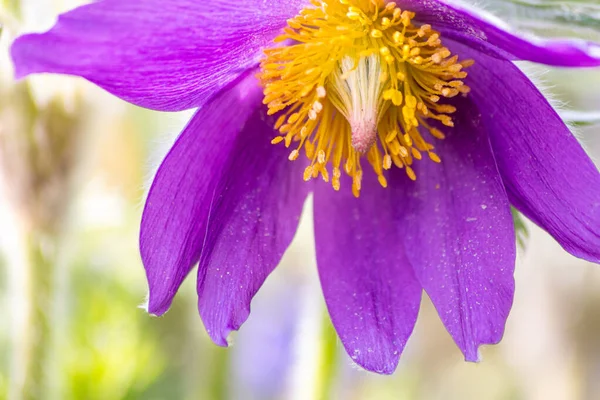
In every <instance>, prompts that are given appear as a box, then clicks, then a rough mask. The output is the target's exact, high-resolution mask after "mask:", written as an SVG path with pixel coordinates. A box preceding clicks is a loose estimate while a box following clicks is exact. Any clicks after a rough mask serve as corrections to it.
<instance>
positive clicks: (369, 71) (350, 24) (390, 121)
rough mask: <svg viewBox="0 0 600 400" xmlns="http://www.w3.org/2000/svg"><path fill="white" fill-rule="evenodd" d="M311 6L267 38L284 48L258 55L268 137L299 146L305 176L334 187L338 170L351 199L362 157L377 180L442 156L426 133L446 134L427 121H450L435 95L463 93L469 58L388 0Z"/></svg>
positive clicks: (317, 1) (329, 0)
mask: <svg viewBox="0 0 600 400" xmlns="http://www.w3.org/2000/svg"><path fill="white" fill-rule="evenodd" d="M312 4H313V5H314V8H306V9H304V10H302V11H301V12H300V14H299V15H297V16H296V17H294V18H292V19H290V20H288V27H286V29H285V32H284V33H283V34H282V35H281V36H279V37H277V38H276V39H275V42H276V43H280V42H285V43H284V44H287V45H285V46H281V47H275V48H271V49H267V50H266V51H265V55H266V56H265V57H264V58H263V60H262V61H261V65H260V66H261V72H260V73H259V75H258V77H259V79H260V80H261V82H262V85H263V87H264V95H265V97H264V100H263V102H264V104H266V105H267V106H268V108H269V111H268V114H269V115H274V114H278V115H279V117H278V119H277V122H276V124H275V128H276V129H277V130H278V132H279V134H280V135H279V136H277V137H275V139H273V141H272V143H274V144H277V143H285V146H286V147H288V148H289V147H291V146H292V147H293V150H292V151H291V153H290V155H289V159H290V160H296V159H297V158H298V157H299V156H300V154H301V152H302V151H304V153H305V154H306V156H307V157H308V158H309V160H310V161H311V163H310V165H309V166H308V167H307V168H306V170H305V171H304V179H305V180H310V179H311V178H316V177H318V176H319V175H321V176H322V178H323V179H324V180H325V181H327V182H328V181H330V180H331V183H332V186H333V188H334V189H335V190H339V189H340V177H341V174H342V170H344V171H345V172H346V173H347V174H348V175H349V176H350V177H351V178H352V191H353V193H354V195H355V196H357V197H358V195H359V193H360V189H361V180H362V176H363V171H362V165H361V161H364V159H366V160H367V162H368V163H369V164H370V165H371V166H372V168H373V171H374V172H375V173H376V174H377V176H378V180H379V183H380V184H381V185H382V186H383V187H386V186H387V181H386V178H385V177H384V173H383V172H384V170H387V169H390V168H392V166H393V165H395V166H396V167H398V168H404V169H405V171H406V174H407V175H408V177H409V178H410V179H412V180H415V179H416V175H415V172H414V170H413V169H412V168H411V165H412V164H413V162H414V161H415V160H420V159H422V158H423V153H427V154H428V156H429V158H430V159H431V160H432V161H434V162H440V158H439V156H438V155H437V154H436V153H435V152H434V151H433V150H434V146H433V145H432V144H431V143H429V141H428V140H429V137H431V138H437V139H443V138H444V134H443V133H442V132H441V131H440V130H438V129H437V128H435V127H432V126H431V125H430V124H429V123H428V122H431V121H432V120H437V121H439V124H441V125H443V126H446V127H452V126H453V125H454V124H453V122H452V118H451V117H450V114H452V113H454V112H455V111H456V109H455V107H453V106H451V105H448V104H440V100H441V99H442V98H451V97H454V96H456V95H458V94H459V93H462V94H465V95H466V94H467V93H468V92H469V90H470V89H469V87H468V86H466V85H465V84H464V83H463V81H462V79H464V78H465V77H466V76H467V73H466V72H464V71H463V68H465V67H468V66H470V65H472V63H473V61H472V60H467V61H461V62H459V61H458V56H456V55H454V56H453V55H452V54H451V52H450V51H449V50H448V49H447V48H445V47H443V46H442V44H441V41H440V35H439V34H438V33H437V32H435V31H433V30H432V29H431V26H429V25H421V26H419V27H417V26H415V25H413V23H412V19H413V18H414V16H415V15H414V13H412V12H409V11H406V10H401V9H400V8H399V7H398V6H397V5H396V3H394V2H388V3H386V2H385V1H384V0H312ZM442 102H443V101H442ZM330 164H331V166H329V165H330ZM328 168H331V177H330V173H329V170H328Z"/></svg>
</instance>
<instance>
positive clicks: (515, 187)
mask: <svg viewBox="0 0 600 400" xmlns="http://www.w3.org/2000/svg"><path fill="white" fill-rule="evenodd" d="M460 51H461V52H463V53H464V54H468V53H469V52H470V53H472V54H469V55H468V56H469V57H472V58H475V60H476V61H475V65H474V66H473V67H472V68H470V72H469V77H468V78H467V80H468V82H469V84H470V85H471V87H472V91H471V94H470V96H472V97H473V99H474V101H475V102H476V103H477V104H478V107H479V109H480V110H482V112H483V116H482V120H483V123H484V124H485V125H486V128H487V129H488V131H489V135H490V141H491V143H492V148H493V150H494V154H495V156H496V160H497V163H498V168H499V170H500V173H501V175H502V179H503V181H504V185H505V187H506V190H507V192H508V195H509V198H510V201H511V203H513V205H514V206H515V207H516V208H517V209H519V211H521V212H522V213H523V214H525V215H526V216H527V217H528V218H530V219H531V220H532V221H534V222H535V223H536V224H538V225H539V226H541V227H542V228H543V229H545V230H546V231H548V233H550V234H551V235H552V236H554V238H555V239H556V240H557V241H558V242H559V243H560V244H561V245H562V246H563V247H564V248H565V249H566V250H567V251H568V252H570V253H571V254H573V255H575V256H577V257H581V258H584V259H586V260H590V261H594V262H600V173H599V172H598V169H597V168H596V167H595V166H594V164H593V163H592V161H591V160H590V158H589V157H588V156H587V154H586V153H585V151H584V150H583V148H582V147H581V145H580V144H579V142H578V141H577V139H575V137H574V136H573V134H572V133H571V132H570V131H569V129H568V127H567V126H566V125H565V124H564V122H563V121H562V120H561V119H560V117H559V116H558V114H557V113H556V112H555V111H554V110H553V109H552V107H551V106H550V104H549V103H548V101H547V100H546V99H545V98H544V96H543V95H542V94H541V93H540V92H539V90H538V89H537V88H536V87H535V86H534V85H533V83H532V82H531V81H530V80H529V78H527V77H526V76H525V75H524V74H523V73H522V72H521V71H520V70H519V69H518V68H517V67H516V66H515V65H514V64H512V63H511V62H506V61H504V62H503V61H499V60H497V59H494V58H490V57H488V56H485V55H483V54H477V53H476V52H474V51H472V50H469V49H467V48H466V46H462V49H461V50H460ZM480 88H481V89H480Z"/></svg>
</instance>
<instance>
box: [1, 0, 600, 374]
mask: <svg viewBox="0 0 600 400" xmlns="http://www.w3.org/2000/svg"><path fill="white" fill-rule="evenodd" d="M12 57H13V60H14V64H15V67H16V74H17V76H18V77H23V76H26V75H29V74H32V73H41V72H50V73H60V74H70V75H77V76H81V77H83V78H85V79H87V80H89V81H91V82H93V83H95V84H97V85H98V86H100V87H102V88H104V89H106V90H107V91H109V92H111V93H113V94H114V95H116V96H118V97H120V98H122V99H124V100H126V101H129V102H131V103H134V104H137V105H139V106H142V107H147V108H151V109H156V110H161V111H179V110H184V109H189V108H198V111H197V112H196V114H195V115H194V116H193V118H192V119H191V121H190V122H189V124H188V125H187V127H186V128H185V129H184V131H183V132H182V133H181V135H180V136H179V138H178V139H177V141H176V143H175V144H174V145H173V147H172V149H171V150H170V152H169V153H168V155H167V156H166V158H165V160H164V161H163V163H162V165H161V166H160V168H159V170H158V172H157V174H156V177H155V179H154V182H153V184H152V187H151V189H150V193H149V195H148V199H147V201H146V206H145V209H144V213H143V217H142V226H141V234H140V247H141V255H142V260H143V263H144V266H145V268H146V273H147V278H148V282H149V287H150V295H149V303H148V311H149V312H150V313H152V314H157V315H160V314H163V313H164V312H166V311H167V309H168V308H169V306H170V304H171V302H172V300H173V297H174V295H175V293H176V292H177V290H178V288H179V286H180V285H181V283H182V281H183V280H184V278H185V277H186V275H188V273H189V272H190V271H191V269H192V267H193V266H194V265H195V264H198V278H197V291H198V306H199V310H200V315H201V317H202V319H203V321H204V324H205V326H206V329H207V331H208V334H209V335H210V337H211V338H212V339H213V341H214V342H215V343H217V344H219V345H227V337H228V335H229V333H230V332H231V331H232V330H237V329H239V328H240V326H241V325H242V323H243V322H244V321H245V320H246V319H247V318H248V315H249V313H250V302H251V299H252V297H253V296H254V295H255V293H256V292H257V291H258V289H259V288H260V286H261V285H262V284H263V282H264V280H265V278H266V277H267V276H268V275H269V274H270V273H271V271H272V270H273V269H274V268H275V267H276V265H277V264H278V263H279V261H280V259H281V257H282V255H283V253H284V252H285V250H286V248H287V247H288V245H289V244H290V241H291V240H292V238H293V236H294V234H295V232H296V228H297V224H298V219H299V217H300V214H301V212H302V207H303V204H304V202H305V199H306V197H307V195H308V194H309V193H311V192H312V193H313V196H314V224H315V238H316V249H317V262H318V269H319V275H320V279H321V283H322V288H323V293H324V295H325V300H326V303H327V307H328V310H329V313H330V315H331V319H332V322H333V324H334V326H335V328H336V330H337V332H338V334H339V337H340V339H341V341H342V343H343V345H344V347H345V348H346V350H347V352H348V353H349V354H350V356H351V357H352V359H353V360H354V361H355V362H356V363H358V364H359V365H361V366H363V367H364V368H366V369H368V370H371V371H375V372H379V373H391V372H392V371H394V369H395V368H396V365H397V363H398V359H399V355H400V353H401V352H402V350H403V348H404V346H405V344H406V341H407V340H408V338H409V336H410V334H411V332H412V330H413V327H414V324H415V320H416V318H417V313H418V310H419V305H420V301H421V296H422V291H423V290H425V292H426V293H427V294H428V295H429V297H430V298H431V300H432V302H433V304H434V305H435V307H436V309H437V311H438V313H439V315H440V318H441V319H442V321H443V323H444V324H445V326H446V328H447V330H448V332H449V333H450V334H451V335H452V337H453V338H454V340H455V342H456V344H457V345H458V347H459V348H460V349H461V350H462V352H463V353H464V356H465V358H466V360H468V361H476V360H479V354H478V348H479V346H480V345H482V344H492V343H497V342H498V341H499V340H500V339H501V337H502V334H503V331H504V325H505V321H506V318H507V316H508V314H509V310H510V308H511V304H512V300H513V292H514V280H513V270H514V265H515V233H514V225H513V220H512V218H511V210H510V205H511V204H512V205H513V206H514V207H515V208H517V209H518V210H519V211H520V212H522V213H523V214H524V215H526V216H527V217H528V218H530V219H531V220H532V221H534V222H535V223H536V224H538V225H539V226H540V227H542V228H543V229H545V230H546V231H548V232H549V233H550V234H551V235H552V236H554V237H555V238H556V240H557V241H558V242H559V243H560V244H561V245H562V246H563V247H564V248H565V249H566V250H567V251H569V252H570V253H572V254H574V255H575V256H577V257H581V258H584V259H587V260H591V261H594V262H599V261H600V175H599V173H598V170H597V169H596V167H595V166H594V164H593V163H592V162H591V161H590V159H589V158H588V156H587V155H586V153H585V152H584V151H583V149H582V147H581V146H580V144H579V143H578V142H577V141H576V139H575V138H574V137H573V135H572V134H571V132H570V131H569V129H568V128H567V127H566V126H565V124H564V123H563V122H562V121H561V119H560V118H559V116H558V115H557V114H556V112H555V111H554V110H553V109H552V107H551V106H550V105H549V103H548V101H547V100H546V99H545V98H544V97H543V96H542V94H540V92H539V91H538V89H536V87H535V86H534V85H533V84H532V82H531V81H530V80H529V79H528V78H527V77H526V76H525V75H524V74H523V73H522V72H521V71H520V70H519V69H518V68H517V67H516V66H515V65H514V64H513V62H512V61H514V60H528V61H533V62H537V63H543V64H547V65H554V66H563V67H589V66H598V65H600V47H599V46H598V45H595V44H592V43H588V42H584V41H576V40H560V41H547V40H540V39H528V38H526V37H524V36H522V35H518V34H514V33H511V32H510V31H509V30H508V29H507V28H505V27H504V26H503V25H502V24H501V23H499V22H497V21H495V20H493V19H491V18H490V17H489V16H487V15H485V14H482V13H478V12H476V11H475V10H473V9H472V8H470V7H469V8H466V7H465V6H462V5H460V4H455V3H450V2H446V1H441V0H404V1H401V2H397V3H394V2H384V1H382V0H311V1H303V0H291V1H279V0H246V1H243V2H232V1H217V0H212V1H210V0H205V1H198V0H170V1H162V0H160V1H159V0H137V1H121V0H100V1H97V2H95V3H92V4H89V5H85V6H82V7H79V8H77V9H75V10H73V11H70V12H67V13H66V14H63V15H61V16H60V18H59V20H58V22H57V23H56V25H55V26H54V27H53V28H52V29H51V30H49V31H48V32H46V33H42V34H28V35H24V36H22V37H20V38H18V39H17V40H16V42H15V43H14V45H13V47H12ZM261 99H262V102H261ZM290 160H291V161H290ZM365 167H367V168H366V169H364V168H365ZM319 177H320V178H322V180H324V181H325V182H329V183H328V184H326V183H323V182H321V179H315V178H319ZM305 181H310V182H305ZM331 186H333V188H332V187H331Z"/></svg>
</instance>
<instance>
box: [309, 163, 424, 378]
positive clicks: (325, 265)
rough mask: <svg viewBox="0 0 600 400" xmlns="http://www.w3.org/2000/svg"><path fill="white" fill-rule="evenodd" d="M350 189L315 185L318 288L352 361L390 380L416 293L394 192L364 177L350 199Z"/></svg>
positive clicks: (406, 333)
mask: <svg viewBox="0 0 600 400" xmlns="http://www.w3.org/2000/svg"><path fill="white" fill-rule="evenodd" d="M350 186H351V182H349V180H347V182H345V183H344V182H342V189H341V190H340V191H339V192H334V190H333V189H332V188H331V186H330V185H327V184H321V185H318V188H317V189H316V192H315V204H314V209H315V211H314V214H315V215H314V218H315V240H316V246H317V262H318V266H319V275H320V278H321V286H322V287H323V293H324V295H325V301H326V303H327V308H328V309H329V314H330V315H331V320H332V322H333V325H334V326H335V328H336V330H337V332H338V335H339V337H340V339H341V341H342V343H343V345H344V347H345V348H346V351H347V352H348V354H349V355H350V356H351V357H352V359H353V360H354V361H355V362H356V363H357V364H359V365H360V366H362V367H363V368H365V369H367V370H369V371H373V372H379V373H384V374H391V373H392V372H393V371H394V370H395V369H396V366H397V365H398V360H399V357H400V353H402V350H403V349H404V346H405V344H406V341H407V340H408V337H409V336H410V334H411V333H412V330H413V327H414V325H415V321H416V319H417V314H418V311H419V304H420V300H421V286H420V285H419V283H418V282H417V280H416V278H415V275H414V272H413V270H412V268H411V267H410V264H409V263H408V260H407V259H406V256H405V254H404V248H403V246H402V244H401V236H400V232H399V230H398V221H397V219H396V218H394V210H395V209H396V208H397V207H398V204H397V203H396V202H395V200H396V199H395V198H394V197H393V196H392V191H390V190H386V189H383V188H382V187H381V186H379V184H378V182H377V180H376V179H375V175H374V174H365V178H364V180H363V188H362V193H361V196H360V198H359V199H355V198H354V197H353V195H352V193H351V190H350Z"/></svg>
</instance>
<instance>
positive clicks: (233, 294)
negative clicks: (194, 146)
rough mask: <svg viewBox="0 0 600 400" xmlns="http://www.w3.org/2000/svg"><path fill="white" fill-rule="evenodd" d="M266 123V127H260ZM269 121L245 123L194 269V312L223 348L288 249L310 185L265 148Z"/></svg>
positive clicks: (281, 150)
mask: <svg viewBox="0 0 600 400" xmlns="http://www.w3.org/2000/svg"><path fill="white" fill-rule="evenodd" d="M267 120H269V119H267ZM273 125H274V121H268V122H265V117H264V114H263V113H262V112H259V113H257V114H255V115H254V116H253V118H252V119H250V120H249V121H248V123H247V124H246V126H245V128H244V130H243V131H242V133H241V134H240V137H239V140H238V142H237V143H236V149H234V150H233V153H234V154H235V156H234V157H232V158H231V159H230V162H229V164H228V166H227V168H226V170H225V173H224V174H223V179H221V181H220V182H219V186H218V188H217V193H218V194H217V196H215V198H214V201H213V204H212V209H211V212H210V215H209V225H208V233H207V236H206V241H205V245H204V250H203V253H202V256H201V259H200V264H199V267H198V308H199V310H200V315H201V316H202V320H203V321H204V325H205V327H206V330H207V332H208V333H209V335H210V337H211V338H212V339H213V341H214V342H215V343H216V344H218V345H221V346H226V345H227V336H228V335H229V333H230V332H231V331H232V330H238V329H239V328H240V326H241V325H242V324H243V323H244V322H245V321H246V319H247V318H248V315H249V314H250V302H251V300H252V298H253V297H254V295H255V294H256V292H257V291H258V289H259V288H260V287H261V285H262V284H263V282H264V280H265V279H266V278H267V276H268V275H269V274H270V273H271V272H272V271H273V269H274V268H275V267H276V266H277V264H279V261H280V260H281V257H282V256H283V253H284V252H285V250H286V249H287V247H288V246H289V244H290V242H291V241H292V238H293V237H294V234H295V233H296V228H297V226H298V221H299V218H300V214H301V212H302V206H303V204H304V200H305V199H306V196H307V195H308V192H309V191H310V189H311V187H312V185H310V184H308V183H306V182H304V181H303V179H302V178H303V170H304V167H305V165H303V163H302V162H301V161H295V162H291V161H289V160H288V157H287V156H288V153H289V151H290V150H287V149H285V147H283V146H281V145H279V146H274V145H272V144H271V143H270V141H271V139H272V138H273V137H275V136H276V133H275V132H274V130H273Z"/></svg>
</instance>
